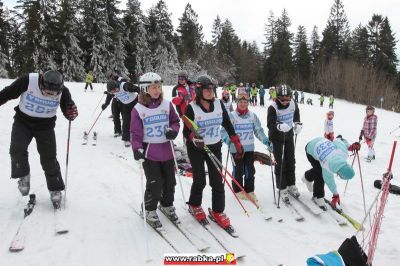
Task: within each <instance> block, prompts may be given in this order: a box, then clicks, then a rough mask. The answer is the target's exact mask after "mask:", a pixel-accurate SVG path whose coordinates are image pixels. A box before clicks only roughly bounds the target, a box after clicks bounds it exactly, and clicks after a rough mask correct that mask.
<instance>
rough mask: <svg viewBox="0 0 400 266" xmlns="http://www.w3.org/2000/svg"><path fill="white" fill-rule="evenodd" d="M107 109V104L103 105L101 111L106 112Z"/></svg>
mask: <svg viewBox="0 0 400 266" xmlns="http://www.w3.org/2000/svg"><path fill="white" fill-rule="evenodd" d="M106 108H107V105H106V104H105V103H104V104H102V105H101V110H103V111H104V110H105V109H106Z"/></svg>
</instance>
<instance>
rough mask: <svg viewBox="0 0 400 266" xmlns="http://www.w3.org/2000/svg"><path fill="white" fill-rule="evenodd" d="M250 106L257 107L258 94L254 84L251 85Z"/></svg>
mask: <svg viewBox="0 0 400 266" xmlns="http://www.w3.org/2000/svg"><path fill="white" fill-rule="evenodd" d="M250 93H251V104H252V105H253V106H257V94H258V88H257V87H256V84H255V83H252V84H251V91H250Z"/></svg>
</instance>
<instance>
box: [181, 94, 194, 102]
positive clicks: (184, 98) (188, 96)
mask: <svg viewBox="0 0 400 266" xmlns="http://www.w3.org/2000/svg"><path fill="white" fill-rule="evenodd" d="M183 100H184V101H190V100H192V96H191V95H190V94H186V95H185V96H183Z"/></svg>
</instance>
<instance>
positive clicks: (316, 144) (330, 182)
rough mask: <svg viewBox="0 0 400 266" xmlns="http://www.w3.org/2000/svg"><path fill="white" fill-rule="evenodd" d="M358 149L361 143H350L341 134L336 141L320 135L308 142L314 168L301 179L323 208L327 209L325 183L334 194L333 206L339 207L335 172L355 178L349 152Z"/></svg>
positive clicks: (344, 177) (346, 177) (310, 159)
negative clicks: (349, 161) (348, 160)
mask: <svg viewBox="0 0 400 266" xmlns="http://www.w3.org/2000/svg"><path fill="white" fill-rule="evenodd" d="M358 150H360V143H358V142H355V143H353V144H352V145H349V143H348V142H347V141H346V140H344V139H343V138H342V137H341V136H340V135H339V136H338V137H337V138H336V139H335V140H334V141H330V140H327V139H325V138H322V137H318V138H315V139H313V140H311V141H310V142H308V143H307V145H306V155H307V159H308V161H309V162H310V163H311V165H312V168H311V169H310V170H308V171H306V172H305V173H304V176H303V177H302V179H301V180H302V181H303V182H304V183H305V184H306V186H307V188H308V190H309V191H310V192H313V200H314V201H315V203H316V204H317V205H318V206H319V207H320V208H321V209H324V210H326V205H325V199H324V197H325V191H324V185H325V183H326V184H327V186H328V188H329V190H330V191H331V192H332V194H333V197H332V201H331V204H332V206H333V207H339V206H338V204H339V205H340V197H339V194H338V192H337V189H336V183H335V179H334V174H338V175H339V177H340V178H341V179H344V180H349V179H351V178H353V176H354V170H353V168H352V167H351V165H350V164H348V163H347V157H348V155H347V153H348V151H358Z"/></svg>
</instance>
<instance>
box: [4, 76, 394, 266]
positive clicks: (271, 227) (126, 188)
mask: <svg viewBox="0 0 400 266" xmlns="http://www.w3.org/2000/svg"><path fill="white" fill-rule="evenodd" d="M9 83H11V80H0V89H2V88H4V86H6V85H7V84H9ZM67 86H68V87H69V88H70V90H71V94H72V97H73V99H74V100H75V102H76V104H77V106H78V110H79V117H78V118H77V119H76V120H75V121H74V122H73V123H72V132H71V147H70V161H69V174H68V195H67V197H68V200H67V211H66V212H67V213H66V215H65V216H66V220H67V221H66V222H67V224H68V227H69V233H68V234H66V235H57V236H56V235H55V233H54V229H53V226H52V225H53V224H52V223H53V211H52V206H51V203H50V200H49V193H48V191H47V187H46V184H45V178H44V174H43V171H42V169H41V166H40V161H39V156H38V153H37V151H36V144H35V141H33V142H32V143H31V145H30V147H29V159H30V165H31V176H32V178H31V193H36V196H37V206H36V207H35V208H36V209H35V210H34V212H33V213H32V219H31V225H30V227H31V230H30V232H29V233H28V234H27V238H26V248H25V250H23V251H22V252H20V253H10V252H9V251H8V247H9V244H10V241H11V240H12V238H13V235H14V234H15V232H16V230H17V228H18V225H19V222H20V221H21V219H22V216H23V208H24V206H25V204H26V202H27V199H26V198H22V197H21V196H20V194H19V191H18V189H17V182H16V180H11V179H10V158H9V154H8V153H9V144H10V132H11V125H12V121H13V119H12V117H13V115H14V110H13V108H14V106H16V105H17V100H14V101H10V102H8V103H7V104H5V105H3V106H1V107H0V132H1V134H0V169H1V178H0V225H1V226H0V236H1V237H0V265H1V266H39V265H40V266H50V265H51V266H61V265H63V266H75V265H76V266H80V265H87V266H92V265H93V266H127V265H144V264H145V262H144V260H145V257H146V254H145V236H146V235H147V236H148V237H149V238H150V248H151V251H150V252H151V257H152V258H153V260H152V261H151V262H150V263H148V264H146V265H162V263H163V262H162V261H163V254H164V253H172V252H173V250H172V249H171V248H170V246H168V244H166V242H165V241H163V240H162V239H161V238H160V237H159V236H158V235H157V234H156V233H155V232H154V231H153V230H152V229H148V231H147V232H145V230H144V228H143V220H141V219H140V218H139V216H138V215H136V214H135V213H134V212H133V208H136V209H138V208H139V205H140V203H141V187H140V185H141V182H140V171H139V167H138V165H137V163H136V162H135V161H134V159H133V156H132V151H131V148H125V147H124V146H123V142H122V141H121V140H120V139H115V138H113V136H112V135H113V123H112V120H111V119H110V118H108V116H109V115H110V113H111V110H110V107H108V109H106V110H105V111H104V113H103V114H102V116H101V117H100V119H99V121H98V123H97V125H96V127H95V130H96V131H97V132H98V142H97V146H96V147H94V146H92V145H91V144H90V143H91V142H90V141H91V140H89V145H87V146H83V145H81V142H82V135H83V131H84V130H88V128H89V127H90V125H91V124H92V123H93V122H94V120H95V118H96V116H97V114H98V113H99V111H100V109H97V110H96V111H95V112H94V110H95V107H96V106H97V104H98V103H99V101H100V99H101V98H102V100H101V101H102V102H104V98H105V97H103V95H104V94H103V91H104V89H105V86H104V85H103V84H95V85H94V89H95V92H86V93H84V92H83V88H84V84H83V83H67ZM171 89H172V87H170V86H165V87H164V93H165V96H166V98H169V97H170V95H171ZM218 94H219V95H220V92H219V93H218ZM308 97H311V98H313V100H314V106H309V105H299V106H300V115H301V120H302V122H303V123H304V128H303V131H302V132H301V134H300V135H299V136H298V139H297V150H296V161H297V164H296V177H297V185H298V187H299V189H300V191H301V192H303V193H304V194H307V195H308V192H306V187H305V185H304V184H303V183H302V182H301V180H300V178H301V176H302V174H303V173H304V171H305V170H307V169H309V168H310V164H309V162H308V161H307V159H306V156H305V152H304V147H305V144H306V143H307V142H308V141H309V140H310V139H312V138H314V137H317V136H322V135H323V121H324V119H325V113H326V112H327V110H328V108H327V101H325V104H326V106H325V107H323V108H321V107H319V105H316V103H317V98H318V96H317V95H307V94H306V98H308ZM266 103H267V105H269V103H270V102H269V101H268V100H267V101H266ZM250 108H251V109H252V110H254V111H255V112H256V113H257V114H258V115H259V118H260V120H261V122H262V124H263V126H265V127H266V119H267V117H266V110H267V109H266V108H262V107H250ZM334 111H335V118H334V128H335V133H336V135H338V134H342V135H343V137H344V138H347V139H348V140H349V141H351V142H353V141H356V140H357V139H358V135H359V132H360V129H361V125H362V121H363V117H364V115H365V106H362V105H357V104H351V103H348V102H345V101H341V100H337V101H336V102H335V108H334ZM376 114H377V115H378V119H379V120H378V137H377V140H376V144H375V147H376V154H377V155H376V160H375V161H373V162H372V163H366V162H365V161H364V160H362V161H361V168H362V171H363V178H364V183H365V190H366V201H367V206H369V205H370V203H371V201H372V200H373V198H374V197H375V195H376V193H377V192H378V190H376V189H375V188H374V187H373V180H375V179H379V178H380V176H381V174H382V173H384V172H385V169H386V168H387V165H388V161H389V156H390V151H391V147H392V142H393V138H392V136H391V135H390V134H389V132H390V131H391V130H392V129H394V128H395V127H397V126H399V123H400V115H399V114H396V113H393V112H388V111H381V110H380V109H377V111H376ZM67 129H68V122H67V120H66V119H65V118H64V117H63V116H62V114H61V112H60V111H59V115H58V120H57V126H56V136H57V143H58V160H59V162H60V165H61V168H62V173H63V175H64V173H65V155H66V142H67ZM396 133H397V134H398V135H400V130H399V131H397V132H396ZM181 141H182V137H181V132H180V135H179V136H178V138H177V140H176V144H180V142H181ZM256 147H257V148H256V150H258V151H260V152H265V149H264V147H263V145H262V144H261V143H260V142H258V141H256ZM365 153H366V149H365V147H362V150H361V155H363V156H364V154H365ZM399 153H400V151H399V150H397V153H396V156H395V162H394V164H393V175H394V180H393V183H394V184H399V183H400V182H399V178H400V174H399V170H400V169H399V165H400V156H399ZM117 155H118V156H119V157H118V156H117ZM225 155H226V147H225V146H224V147H223V156H222V157H223V158H225ZM121 157H123V158H121ZM349 160H350V159H349ZM223 162H224V163H225V159H223ZM355 166H357V164H355ZM355 170H356V176H355V178H354V179H353V180H352V181H350V182H349V185H348V190H347V193H346V195H343V191H344V187H345V182H344V181H342V180H339V179H336V182H337V185H338V191H339V193H340V196H341V199H342V204H343V206H344V210H345V211H346V212H347V213H349V214H350V215H351V216H352V217H353V218H356V219H357V220H359V221H361V220H362V218H363V213H364V208H363V200H362V194H361V184H360V176H359V172H358V169H357V168H356V167H355ZM256 171H257V173H256V183H255V186H256V191H255V192H256V194H257V196H258V199H259V200H260V204H261V205H262V206H263V208H264V211H265V213H267V214H270V215H272V217H273V219H272V220H271V221H264V219H263V217H262V216H261V215H259V214H258V212H257V211H256V210H255V208H254V207H253V206H252V205H250V204H249V202H247V201H246V202H244V204H245V206H246V208H247V209H248V210H249V211H250V212H251V216H250V217H247V216H246V215H245V214H244V213H243V211H242V209H241V208H240V206H239V205H238V203H237V202H236V201H235V199H234V197H233V195H232V193H231V192H230V191H229V189H228V188H227V187H226V189H225V190H226V213H227V215H228V216H229V217H230V219H231V222H232V224H233V225H234V226H235V227H236V229H237V232H238V234H239V235H240V237H239V238H238V239H233V238H231V237H230V236H229V235H227V234H221V235H222V236H223V237H224V238H225V240H226V241H229V242H230V244H232V245H234V246H236V247H237V250H233V252H240V253H245V254H246V257H245V258H244V259H242V260H241V261H239V262H238V264H239V265H252V266H253V265H278V264H283V265H288V266H297V265H305V261H306V259H307V258H308V257H310V256H313V255H315V254H318V253H325V252H328V251H331V250H334V249H337V248H338V247H339V246H340V244H341V243H342V242H343V241H344V239H345V238H346V237H350V236H351V235H352V234H353V233H354V232H355V230H354V229H353V227H351V226H350V225H347V226H344V227H340V226H338V225H337V224H335V223H334V222H333V221H332V220H331V219H329V217H328V216H323V217H316V216H314V215H313V214H312V213H310V212H308V211H307V209H305V208H303V207H302V206H301V205H299V204H298V203H297V202H295V201H294V200H293V203H294V204H295V205H296V207H297V208H298V209H299V210H300V211H301V212H302V214H303V215H304V217H305V221H303V222H297V221H295V220H294V219H293V216H292V215H291V214H290V212H289V209H288V208H286V207H284V206H282V207H281V209H277V208H276V206H275V205H274V204H273V195H272V182H271V172H270V168H269V166H265V165H260V164H258V163H256ZM182 182H183V186H184V192H185V196H186V198H188V196H189V191H190V185H191V179H190V178H188V177H182ZM326 191H327V195H326V196H327V197H330V196H331V194H330V193H329V192H328V189H327V188H326ZM309 196H311V194H310V195H309ZM175 197H176V199H175V205H176V207H177V212H178V216H179V217H180V218H181V220H182V221H183V224H184V225H185V226H186V227H187V228H189V229H191V230H193V234H197V235H200V236H201V237H202V238H204V239H206V240H207V242H208V244H209V245H210V246H211V248H210V249H209V252H214V253H216V252H223V250H222V249H221V247H220V246H219V245H218V244H217V243H216V242H215V241H214V240H212V239H211V238H208V234H207V233H206V232H205V231H204V230H203V229H202V228H201V227H200V226H199V225H198V224H197V223H196V222H195V221H194V220H193V219H192V217H190V216H189V214H188V213H187V211H185V209H184V208H183V205H184V204H183V200H182V196H181V193H180V190H179V185H177V186H176V194H175ZM398 201H399V198H398V197H396V196H394V195H390V196H389V201H388V204H387V207H386V212H385V218H384V220H383V225H382V232H381V235H380V238H379V242H378V248H377V251H376V255H375V261H374V265H387V266H389V265H393V266H394V265H398V261H400V240H399V237H398V236H397V234H396V233H394V232H397V229H398V228H399V226H400V220H399V217H400V208H399V207H398ZM208 206H211V189H210V187H209V186H207V187H206V188H205V190H204V200H203V207H208ZM161 218H165V217H161ZM279 219H283V222H281V223H280V222H278V220H279ZM162 222H164V223H163V224H164V225H165V227H166V230H167V231H168V232H169V235H171V236H172V237H173V238H174V240H175V244H176V246H177V248H178V249H179V250H180V251H182V252H185V253H194V252H196V250H195V249H194V248H193V247H192V246H191V245H190V244H189V243H188V241H187V240H186V239H185V238H183V237H182V235H181V234H180V233H179V232H178V231H177V230H176V229H175V228H174V227H173V226H172V224H171V223H169V222H167V221H166V220H165V219H162ZM213 226H214V225H213ZM215 230H218V229H217V228H216V227H215ZM359 240H360V238H359Z"/></svg>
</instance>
